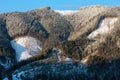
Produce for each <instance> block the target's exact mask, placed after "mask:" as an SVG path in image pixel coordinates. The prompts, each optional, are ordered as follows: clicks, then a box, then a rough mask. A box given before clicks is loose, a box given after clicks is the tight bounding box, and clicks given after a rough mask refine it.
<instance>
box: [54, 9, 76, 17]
mask: <svg viewBox="0 0 120 80" xmlns="http://www.w3.org/2000/svg"><path fill="white" fill-rule="evenodd" d="M54 11H55V12H57V13H59V14H60V15H62V16H64V15H70V14H74V13H76V12H78V10H54Z"/></svg>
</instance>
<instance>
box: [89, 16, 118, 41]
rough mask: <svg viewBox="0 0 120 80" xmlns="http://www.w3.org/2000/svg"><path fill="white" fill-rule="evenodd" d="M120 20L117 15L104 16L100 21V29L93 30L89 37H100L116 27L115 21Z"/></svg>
mask: <svg viewBox="0 0 120 80" xmlns="http://www.w3.org/2000/svg"><path fill="white" fill-rule="evenodd" d="M117 20H118V18H116V17H112V18H111V17H108V18H104V19H102V20H101V21H100V23H99V25H98V29H96V30H95V31H93V32H92V33H91V34H90V35H89V36H88V38H89V39H91V38H95V37H99V36H101V35H104V34H106V33H109V32H110V31H111V30H112V29H113V28H114V23H115V22H116V21H117Z"/></svg>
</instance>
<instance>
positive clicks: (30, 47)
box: [11, 36, 42, 61]
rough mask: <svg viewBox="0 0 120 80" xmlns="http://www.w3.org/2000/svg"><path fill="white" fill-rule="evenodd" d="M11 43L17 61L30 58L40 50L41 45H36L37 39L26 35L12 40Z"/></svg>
mask: <svg viewBox="0 0 120 80" xmlns="http://www.w3.org/2000/svg"><path fill="white" fill-rule="evenodd" d="M11 45H12V47H13V48H14V49H15V52H16V59H17V61H21V60H25V59H27V58H30V57H32V56H34V55H36V54H37V53H38V52H39V51H41V50H42V48H41V46H40V45H38V40H36V39H35V38H33V37H28V36H25V37H20V38H16V39H15V40H12V41H11Z"/></svg>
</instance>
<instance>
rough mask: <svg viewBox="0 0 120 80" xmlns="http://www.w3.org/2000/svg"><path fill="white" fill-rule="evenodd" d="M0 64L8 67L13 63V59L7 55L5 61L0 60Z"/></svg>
mask: <svg viewBox="0 0 120 80" xmlns="http://www.w3.org/2000/svg"><path fill="white" fill-rule="evenodd" d="M0 65H1V66H3V67H4V68H6V69H8V68H9V67H10V66H11V65H12V62H11V59H10V58H9V57H5V58H4V62H2V61H1V60H0Z"/></svg>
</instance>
